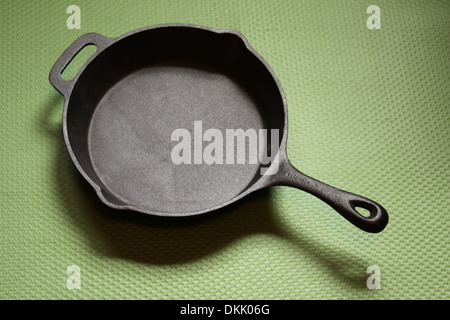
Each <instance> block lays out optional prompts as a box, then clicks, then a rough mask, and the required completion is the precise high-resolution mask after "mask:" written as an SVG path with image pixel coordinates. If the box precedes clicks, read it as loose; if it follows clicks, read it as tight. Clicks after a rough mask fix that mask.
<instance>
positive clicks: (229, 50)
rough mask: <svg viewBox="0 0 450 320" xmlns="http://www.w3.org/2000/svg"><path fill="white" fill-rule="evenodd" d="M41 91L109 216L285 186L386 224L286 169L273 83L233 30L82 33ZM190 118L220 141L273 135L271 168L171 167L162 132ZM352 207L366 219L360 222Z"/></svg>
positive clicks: (380, 214) (174, 210)
mask: <svg viewBox="0 0 450 320" xmlns="http://www.w3.org/2000/svg"><path fill="white" fill-rule="evenodd" d="M89 44H94V45H95V46H96V47H97V51H96V52H95V54H94V55H93V56H92V57H91V58H90V59H89V60H88V61H87V62H86V63H85V64H84V66H83V67H82V68H81V70H80V71H79V72H78V74H77V75H76V76H75V78H74V79H73V80H71V81H65V80H63V79H62V77H61V73H62V72H63V71H64V68H65V67H66V66H67V65H68V64H69V63H70V61H71V60H72V59H73V58H74V56H75V55H76V54H77V53H78V52H79V51H80V50H81V49H82V48H84V47H85V46H87V45H89ZM50 82H51V84H52V85H53V86H54V87H55V88H56V89H57V90H58V91H59V92H60V93H61V94H62V95H63V96H64V101H65V103H64V112H63V134H64V139H65V142H66V145H67V149H68V151H69V154H70V156H71V158H72V160H73V162H74V164H75V166H76V167H77V169H78V170H79V171H80V173H81V174H82V175H83V177H84V178H85V179H86V180H87V181H88V182H89V183H90V184H91V185H92V187H93V188H94V189H95V190H96V192H97V194H98V196H99V197H100V199H101V200H102V201H103V202H104V203H105V204H106V205H108V206H110V207H113V208H116V209H131V210H136V211H139V212H144V213H148V214H154V215H160V216H173V217H175V216H177V217H178V216H189V215H197V214H201V213H205V212H209V211H213V210H216V209H219V208H221V207H224V206H226V205H228V204H231V203H232V202H235V201H237V200H238V199H241V198H242V197H244V196H246V195H248V194H249V193H251V192H254V191H256V190H258V189H262V188H265V187H269V186H274V185H287V186H292V187H296V188H299V189H301V190H304V191H306V192H309V193H311V194H313V195H315V196H316V197H318V198H320V199H322V200H323V201H325V202H326V203H328V204H329V205H330V206H331V207H333V208H334V209H335V210H336V211H337V212H339V213H340V214H341V215H342V216H343V217H344V218H346V219H347V220H349V221H350V222H351V223H353V224H354V225H356V226H357V227H359V228H361V229H363V230H365V231H368V232H380V231H382V230H383V229H384V228H385V226H386V224H387V222H388V215H387V213H386V210H385V209H384V208H383V207H382V206H380V205H379V204H378V203H376V202H374V201H372V200H370V199H367V198H365V197H362V196H358V195H355V194H352V193H349V192H346V191H343V190H340V189H337V188H334V187H332V186H329V185H327V184H324V183H322V182H319V181H317V180H315V179H312V178H310V177H308V176H306V175H304V174H303V173H301V172H299V171H298V170H297V169H295V168H294V167H293V166H292V165H291V163H290V162H289V160H288V158H287V155H286V139H287V106H286V99H285V95H284V93H283V90H282V87H281V84H280V82H279V81H278V79H277V77H276V76H275V74H274V72H273V71H272V69H271V68H270V67H269V65H268V64H267V63H266V62H265V61H264V59H263V58H262V57H261V56H260V55H259V54H258V53H257V52H255V50H253V49H252V48H251V46H250V45H249V43H248V42H247V40H246V39H245V38H244V36H242V35H241V34H240V33H238V32H236V31H231V30H216V29H211V28H206V27H200V26H194V25H186V24H169V25H157V26H152V27H148V28H143V29H139V30H135V31H132V32H130V33H127V34H125V35H122V36H120V37H118V38H114V39H111V38H107V37H104V36H101V35H99V34H95V33H89V34H86V35H84V36H82V37H80V38H79V39H77V40H76V41H75V42H74V43H73V44H72V45H70V46H69V48H68V49H67V50H66V51H65V52H64V53H63V54H62V55H61V57H60V58H59V59H58V60H57V62H56V63H55V65H54V66H53V68H52V70H51V72H50ZM194 121H202V125H203V130H206V129H208V128H216V129H219V130H221V131H222V132H225V130H226V129H239V128H241V129H244V130H246V129H248V128H253V129H256V130H258V129H267V130H268V131H270V129H278V130H279V132H280V135H279V170H278V171H277V173H276V174H273V175H261V173H260V168H261V167H262V164H261V163H259V162H258V163H257V164H234V165H230V164H223V165H220V164H212V165H206V164H201V165H198V164H197V165H194V164H192V165H176V164H174V163H173V162H172V161H171V158H170V155H171V149H172V147H173V143H172V142H171V134H172V132H173V131H174V130H175V129H178V128H186V129H189V130H190V131H191V133H192V128H193V123H194ZM269 143H270V142H269ZM272 169H273V165H272V166H271V167H270V168H269V172H270V170H272ZM355 207H362V208H365V209H367V210H369V211H370V215H369V216H368V217H364V216H362V215H361V214H359V213H358V212H357V211H356V210H355Z"/></svg>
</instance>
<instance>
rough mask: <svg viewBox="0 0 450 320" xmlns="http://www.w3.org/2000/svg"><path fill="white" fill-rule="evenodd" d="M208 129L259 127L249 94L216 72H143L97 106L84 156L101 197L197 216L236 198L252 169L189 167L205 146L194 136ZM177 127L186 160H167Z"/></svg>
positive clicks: (162, 68) (166, 69) (183, 69)
mask: <svg viewBox="0 0 450 320" xmlns="http://www.w3.org/2000/svg"><path fill="white" fill-rule="evenodd" d="M198 121H201V125H202V131H201V132H200V133H201V136H200V139H201V141H202V148H201V149H199V148H198V144H197V146H196V149H194V139H197V138H198V135H197V133H198V131H197V132H194V122H197V123H196V128H197V129H198V128H199V122H198ZM211 128H214V129H218V130H220V131H221V132H224V133H225V130H226V129H238V128H243V129H245V130H246V129H248V128H255V129H260V128H264V124H263V121H262V119H261V117H260V115H259V113H258V109H257V107H256V105H255V104H254V101H252V99H251V97H250V96H248V94H246V92H245V91H243V90H242V89H241V88H240V87H239V86H238V85H236V83H234V82H233V81H231V80H230V79H229V78H227V77H226V76H224V75H222V74H219V73H214V72H211V71H207V70H202V69H198V68H192V67H184V66H170V65H169V66H154V67H148V68H144V69H141V70H139V71H137V72H134V73H133V74H131V75H129V76H127V77H126V78H124V79H123V80H121V81H120V82H118V83H117V84H116V85H115V86H114V87H113V88H111V90H110V91H108V92H107V94H105V96H104V97H103V99H102V100H101V101H100V103H99V104H98V106H97V108H96V110H95V113H94V116H93V118H92V121H91V126H90V130H89V150H90V157H91V160H92V163H93V166H94V169H95V171H96V172H97V175H98V177H99V178H100V180H101V181H102V182H103V184H104V185H105V186H106V187H107V188H108V190H109V192H111V193H112V194H113V195H115V196H117V197H118V198H119V199H122V200H123V201H125V202H126V203H131V204H133V205H135V206H138V207H143V208H148V209H151V210H155V211H159V212H166V211H168V212H183V211H186V210H187V211H197V210H201V209H204V208H208V207H212V206H214V205H217V204H220V203H222V202H225V201H227V200H230V199H232V198H233V197H235V196H236V195H238V194H239V193H240V192H242V191H243V190H245V189H246V188H247V186H248V185H249V184H250V182H251V181H252V180H253V179H254V177H255V175H257V173H258V168H259V165H258V164H249V163H247V164H234V165H233V164H226V163H225V162H226V161H225V162H224V163H223V164H216V163H213V164H205V163H204V162H203V159H202V163H201V164H194V160H193V159H194V157H197V154H200V155H201V157H203V150H204V148H203V145H205V146H206V145H208V141H203V136H202V135H203V133H204V131H205V130H207V129H211ZM177 129H185V130H187V131H188V132H189V133H190V137H191V139H190V140H188V143H189V146H190V147H189V151H188V148H185V150H183V151H182V152H190V153H191V157H189V158H190V163H189V162H188V163H181V164H175V163H174V162H173V161H172V158H171V157H172V150H173V148H174V147H175V146H176V145H177V144H179V143H180V142H181V139H184V138H185V137H184V136H183V138H180V139H179V140H176V141H171V136H172V133H173V132H174V131H175V130H177ZM224 136H225V134H224ZM186 137H187V136H186ZM223 140H225V139H223ZM223 147H225V143H223ZM199 150H200V152H201V153H198V152H196V151H199ZM223 154H224V155H225V152H224V153H223ZM197 161H198V160H197Z"/></svg>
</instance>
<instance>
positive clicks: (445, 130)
mask: <svg viewBox="0 0 450 320" xmlns="http://www.w3.org/2000/svg"><path fill="white" fill-rule="evenodd" d="M71 4H76V5H78V6H79V7H80V9H81V29H80V30H69V29H68V28H67V27H66V19H67V18H68V17H69V14H67V13H66V8H67V7H68V6H69V5H71ZM371 4H376V5H378V6H379V7H380V8H381V29H380V30H369V29H368V28H367V27H366V19H367V18H368V16H369V14H367V13H366V9H367V7H368V6H369V5H371ZM0 14H1V21H0V23H1V25H0V32H1V43H2V45H1V48H0V61H1V69H0V77H1V95H0V112H1V114H0V121H1V122H0V123H1V125H0V148H1V149H0V150H1V153H0V170H1V174H0V179H1V180H0V181H1V183H0V188H1V190H0V191H1V198H0V223H1V224H0V253H1V255H0V298H2V299H449V298H450V285H449V283H450V281H449V280H450V279H449V270H450V268H449V267H450V265H449V262H450V258H449V248H450V247H449V209H450V202H449V198H450V197H449V187H450V183H449V178H450V170H449V166H450V147H449V139H450V130H449V123H450V107H449V101H450V90H449V83H450V82H449V80H450V76H449V74H450V60H449V58H450V57H449V56H450V53H449V52H450V38H449V31H450V2H449V1H445V0H443V1H376V3H373V2H368V1H317V0H311V1H268V0H267V1H263V0H261V1H82V0H77V1H74V2H73V1H70V2H67V1H51V2H50V1H2V4H1V13H0ZM175 22H177V23H192V24H199V25H204V26H208V27H213V28H219V29H234V30H237V31H240V32H242V33H243V34H244V35H245V36H246V37H247V39H248V40H249V42H250V44H251V45H252V46H253V47H254V48H255V49H256V50H257V51H258V52H259V53H260V54H261V55H262V56H263V57H264V58H265V60H266V61H267V62H268V63H269V64H270V65H271V67H272V68H273V70H274V71H275V73H276V74H277V76H278V77H279V79H280V82H281V84H282V85H283V88H284V91H285V93H286V97H287V102H288V111H289V138H288V156H289V158H290V159H291V162H292V163H293V164H294V165H295V166H296V167H297V168H299V169H300V170H301V171H303V172H304V173H306V174H308V175H310V176H313V177H315V178H316V179H319V180H321V181H324V182H327V183H329V184H331V185H334V186H336V187H340V188H343V189H346V190H348V191H352V192H354V193H358V194H362V195H365V196H367V197H369V198H372V199H374V200H376V201H378V202H380V203H381V204H382V205H383V206H384V207H385V208H386V209H387V210H388V212H389V214H390V222H389V225H388V226H387V228H386V229H385V230H384V231H383V232H382V233H380V234H368V233H365V232H363V231H360V230H359V229H357V228H355V227H354V226H353V225H351V224H350V223H348V222H347V221H346V220H345V219H343V218H342V217H341V216H339V214H337V213H336V212H335V211H334V210H333V209H331V208H330V207H328V206H327V205H326V204H324V203H323V202H321V201H320V200H318V199H316V198H315V197H313V196H311V195H309V194H307V193H304V192H301V191H298V190H296V189H294V188H288V187H274V188H271V189H270V190H268V191H262V192H258V193H256V194H254V195H253V196H251V197H248V198H246V199H244V200H243V201H241V202H239V203H238V204H236V205H233V206H231V207H229V208H227V209H225V210H222V212H220V213H217V214H213V215H209V216H207V217H206V218H204V219H203V218H202V219H190V220H187V221H184V220H183V221H182V222H180V221H174V220H170V221H166V220H161V219H156V218H152V217H149V216H144V215H140V214H133V213H127V212H121V211H114V210H112V209H109V208H107V207H105V206H104V205H103V204H101V203H100V202H99V200H97V198H96V196H95V194H94V193H93V192H92V190H91V188H90V187H89V186H88V185H87V184H86V183H85V182H84V180H82V179H81V177H80V175H79V174H78V172H77V171H76V169H75V167H74V165H73V164H72V162H71V160H70V158H69V156H68V153H67V151H66V148H65V145H64V142H63V138H62V130H61V116H62V106H63V98H62V96H61V95H60V94H59V93H58V92H57V91H56V90H55V89H54V88H53V87H52V86H51V85H50V83H49V82H48V74H49V71H50V69H51V67H52V66H53V64H54V62H55V61H56V59H57V58H58V57H59V56H60V54H61V53H62V52H63V50H65V49H66V48H67V47H68V46H69V45H70V44H71V43H72V42H73V41H74V40H75V39H76V38H78V37H79V36H81V35H83V34H85V33H88V32H97V33H100V34H103V35H105V36H109V37H115V36H119V35H121V34H123V33H125V32H128V31H131V30H134V29H138V28H141V27H145V26H149V25H154V24H160V23H175ZM83 55H86V57H84V58H87V56H88V53H85V52H83V53H80V56H81V57H83ZM77 59H78V57H77ZM73 65H74V64H73ZM78 67H79V66H78ZM78 67H77V66H76V65H74V66H72V65H71V66H70V68H73V70H69V72H73V73H75V72H76V70H77V68H78ZM73 264H75V265H77V266H79V267H80V269H81V289H80V290H69V289H68V288H67V287H66V281H67V277H68V275H67V274H66V269H67V267H68V266H70V265H73ZM371 265H377V266H379V267H380V270H381V289H380V290H369V289H368V288H367V287H366V279H367V277H368V276H369V274H367V273H366V269H367V267H369V266H371Z"/></svg>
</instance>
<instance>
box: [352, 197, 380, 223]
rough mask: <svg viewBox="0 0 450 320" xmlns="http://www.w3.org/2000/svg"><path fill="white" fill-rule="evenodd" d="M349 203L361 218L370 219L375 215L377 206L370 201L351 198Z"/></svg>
mask: <svg viewBox="0 0 450 320" xmlns="http://www.w3.org/2000/svg"><path fill="white" fill-rule="evenodd" d="M350 205H351V206H352V208H353V210H355V211H356V212H357V213H358V214H359V215H360V216H361V217H363V218H366V219H371V218H373V217H375V216H376V215H377V208H376V207H375V206H374V205H373V204H371V203H368V202H363V201H358V200H351V201H350Z"/></svg>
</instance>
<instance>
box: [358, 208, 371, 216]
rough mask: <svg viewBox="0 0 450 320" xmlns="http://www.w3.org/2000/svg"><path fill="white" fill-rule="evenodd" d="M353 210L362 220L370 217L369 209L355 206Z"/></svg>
mask: <svg viewBox="0 0 450 320" xmlns="http://www.w3.org/2000/svg"><path fill="white" fill-rule="evenodd" d="M355 210H356V212H358V213H359V214H360V215H361V216H363V217H364V218H369V217H370V210H369V209H366V208H363V207H358V206H356V207H355Z"/></svg>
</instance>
